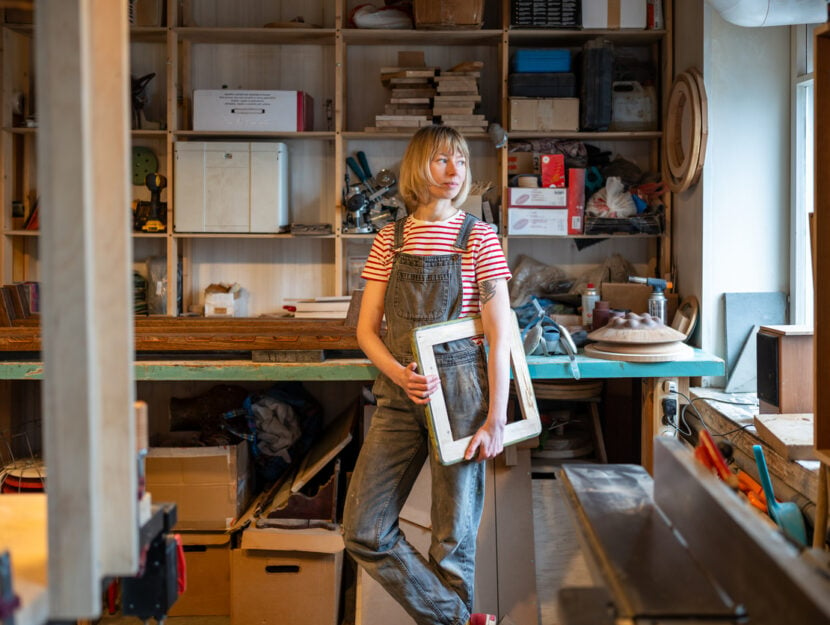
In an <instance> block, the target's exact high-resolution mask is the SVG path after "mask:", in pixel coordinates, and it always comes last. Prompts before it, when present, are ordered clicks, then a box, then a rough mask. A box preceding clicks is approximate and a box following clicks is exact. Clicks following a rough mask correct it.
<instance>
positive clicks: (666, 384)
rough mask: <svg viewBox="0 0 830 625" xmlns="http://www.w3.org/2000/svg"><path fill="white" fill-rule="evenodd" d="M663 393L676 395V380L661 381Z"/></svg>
mask: <svg viewBox="0 0 830 625" xmlns="http://www.w3.org/2000/svg"><path fill="white" fill-rule="evenodd" d="M663 392H664V393H667V394H668V393H676V392H677V380H663Z"/></svg>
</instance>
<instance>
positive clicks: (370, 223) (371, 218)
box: [343, 152, 403, 234]
mask: <svg viewBox="0 0 830 625" xmlns="http://www.w3.org/2000/svg"><path fill="white" fill-rule="evenodd" d="M357 158H358V160H359V161H360V164H358V162H357V161H356V160H355V159H354V158H352V157H351V156H349V157H348V158H347V159H346V164H347V165H348V166H349V168H350V169H351V170H352V172H354V174H355V175H356V176H357V178H358V180H359V181H360V183H359V184H354V185H352V184H350V179H349V173H348V172H346V186H345V189H346V190H344V194H343V207H344V208H345V210H346V218H345V220H344V221H343V232H345V233H350V234H367V233H371V232H377V231H378V230H380V229H381V228H383V226H385V225H386V224H388V223H390V222H392V221H395V219H396V218H397V216H398V211H399V210H400V209H402V208H403V203H402V202H401V201H400V200H399V199H398V198H397V197H396V196H395V191H396V189H397V183H398V180H397V178H396V177H395V174H393V173H392V172H391V171H390V170H388V169H381V170H380V171H379V172H378V174H377V176H372V171H371V169H370V168H369V161H368V160H367V158H366V154H365V153H363V152H358V153H357Z"/></svg>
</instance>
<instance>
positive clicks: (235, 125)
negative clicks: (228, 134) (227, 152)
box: [193, 89, 314, 132]
mask: <svg viewBox="0 0 830 625" xmlns="http://www.w3.org/2000/svg"><path fill="white" fill-rule="evenodd" d="M193 130H236V131H244V132H252V131H253V132H303V131H310V130H314V99H313V98H312V97H311V96H310V95H308V94H307V93H305V92H304V91H239V90H232V89H196V90H195V91H194V92H193Z"/></svg>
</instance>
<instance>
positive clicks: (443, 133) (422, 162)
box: [398, 125, 472, 213]
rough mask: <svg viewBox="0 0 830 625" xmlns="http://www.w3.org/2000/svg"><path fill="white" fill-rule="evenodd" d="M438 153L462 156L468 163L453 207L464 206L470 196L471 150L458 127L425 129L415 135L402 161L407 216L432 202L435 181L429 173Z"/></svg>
mask: <svg viewBox="0 0 830 625" xmlns="http://www.w3.org/2000/svg"><path fill="white" fill-rule="evenodd" d="M436 154H448V155H450V156H453V155H456V154H460V155H461V156H463V157H464V161H465V162H466V163H467V167H466V170H465V171H466V175H465V176H464V182H463V183H462V184H461V189H460V190H459V191H458V195H456V196H455V197H454V198H453V199H452V205H453V206H454V207H456V208H458V207H459V206H461V205H462V204H463V203H464V201H465V200H466V199H467V195H468V194H469V193H470V185H471V184H472V182H471V180H472V179H471V175H470V148H469V146H468V145H467V140H466V139H464V136H463V135H462V134H461V133H460V132H458V131H457V130H456V129H455V128H452V127H450V126H438V125H432V126H424V127H423V128H421V129H420V130H418V132H416V133H415V134H414V135H413V137H412V139H411V140H410V142H409V145H408V146H407V148H406V152H404V155H403V160H402V161H401V173H400V176H399V177H398V191H399V192H400V194H401V197H402V198H403V201H404V203H405V204H406V210H407V212H408V213H412V212H414V211H415V209H417V208H418V206H420V205H422V204H427V203H428V202H429V200H430V195H429V187H430V185H435V184H436V182H435V180H434V179H433V177H432V174H431V173H430V171H429V165H430V163H431V162H432V159H433V158H435V156H436Z"/></svg>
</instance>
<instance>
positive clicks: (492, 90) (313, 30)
mask: <svg viewBox="0 0 830 625" xmlns="http://www.w3.org/2000/svg"><path fill="white" fill-rule="evenodd" d="M166 4H167V11H166V15H165V16H164V20H163V21H164V23H163V24H159V25H154V26H133V27H131V29H130V40H131V46H130V53H131V74H132V75H133V76H143V75H146V74H148V73H151V72H153V73H155V74H156V75H155V77H154V78H153V79H152V80H151V81H150V83H149V85H148V95H149V100H148V103H147V105H146V107H145V113H146V118H147V119H148V120H150V121H151V122H160V123H161V128H160V129H141V130H133V131H132V137H133V144H134V145H136V146H139V145H140V146H145V147H148V148H150V149H152V150H153V151H154V152H155V153H156V155H157V157H158V160H159V172H160V173H162V174H163V175H165V176H166V177H167V180H168V187H167V188H166V189H165V190H164V191H163V192H162V196H161V199H162V201H165V202H167V208H168V214H167V231H166V232H163V233H151V234H145V233H135V234H133V248H134V259H135V263H136V266H137V268H138V267H142V268H143V263H144V260H145V259H146V258H148V257H151V256H155V257H158V258H164V259H165V261H166V267H167V274H166V275H167V276H168V281H167V305H166V313H167V314H168V315H174V314H176V311H177V297H176V295H177V288H178V284H177V281H176V280H172V279H169V277H170V276H176V275H177V273H178V272H181V276H182V279H181V284H182V293H181V300H182V304H183V306H182V307H183V310H184V311H187V310H188V309H189V307H190V305H192V304H199V303H200V298H201V294H202V292H203V291H204V288H205V287H206V286H208V285H209V284H211V283H216V282H225V283H233V282H238V283H239V284H240V285H241V286H242V287H243V288H245V289H246V290H247V291H248V293H249V294H250V301H249V314H252V315H257V314H261V313H268V312H273V311H276V310H279V309H280V307H281V306H282V304H283V303H284V301H285V300H286V299H287V298H297V297H310V296H317V295H340V294H344V293H347V292H348V290H349V288H350V287H352V286H353V285H354V274H355V271H356V270H357V269H358V267H359V265H360V263H361V260H362V258H364V257H365V255H366V254H367V253H368V249H369V246H370V244H371V240H372V235H366V234H349V233H343V232H341V225H342V223H343V218H344V211H343V207H342V206H341V198H342V191H343V185H344V174H345V173H346V166H345V159H346V157H347V156H350V155H354V154H355V152H357V151H359V150H362V151H364V152H365V153H366V154H367V156H368V158H369V162H370V164H371V166H372V169H373V170H374V171H378V170H379V169H381V168H388V169H392V170H393V171H397V170H398V167H399V163H400V158H401V155H402V153H403V150H404V148H405V146H406V143H407V141H408V139H409V137H410V136H411V133H406V132H394V133H390V132H383V133H379V132H367V131H366V130H365V129H366V127H368V126H372V125H374V124H373V122H374V116H375V115H376V114H378V113H381V112H382V111H383V105H384V104H385V103H386V102H387V101H388V96H389V92H388V90H387V88H386V87H384V86H383V85H382V84H381V81H380V71H379V70H380V68H381V67H383V66H390V65H391V66H394V65H396V64H397V58H398V52H400V51H413V50H420V51H423V53H424V56H425V62H426V64H427V65H429V66H435V67H438V68H441V69H448V68H449V67H452V66H453V65H455V64H457V63H460V62H462V61H469V60H480V61H483V62H484V68H483V70H482V75H481V79H480V93H481V94H482V103H481V107H480V112H481V113H483V114H484V115H485V116H486V118H487V120H488V121H489V122H498V123H500V124H502V126H504V127H505V129H507V130H508V131H509V127H508V124H507V123H506V120H507V118H508V113H509V109H508V97H507V79H508V74H509V60H510V57H511V54H512V53H513V52H514V51H515V50H516V49H519V48H527V47H568V48H570V49H572V50H573V51H574V52H576V51H578V50H579V49H580V48H581V46H582V45H583V44H584V43H585V42H586V41H588V40H591V39H594V38H596V37H604V38H607V39H609V40H610V41H612V43H614V45H615V46H621V47H632V48H639V49H641V50H645V51H646V54H647V55H648V56H649V59H650V62H652V63H653V65H654V67H655V68H656V74H657V75H658V76H659V81H660V83H661V84H660V85H659V86H658V93H661V94H665V92H666V91H667V88H668V86H669V84H670V78H671V58H670V51H671V45H670V43H671V42H670V38H671V34H670V29H667V30H665V31H664V30H646V31H610V30H609V31H605V30H601V31H596V30H594V31H583V30H548V29H520V28H516V27H511V25H510V15H511V10H510V8H511V5H510V0H502V2H501V3H488V6H486V8H485V21H484V24H483V28H481V29H477V30H476V29H473V30H368V29H355V28H351V27H350V25H349V20H348V16H349V13H350V12H351V11H352V10H353V9H354V7H355V6H357V5H358V4H360V3H359V2H358V0H308V1H306V2H299V1H294V0H283V1H282V2H274V1H272V0H239V1H237V2H233V3H229V2H223V1H222V0H178V1H175V0H168V2H167V3H166ZM300 16H301V17H302V18H303V20H304V21H305V23H306V24H307V27H292V28H271V27H265V25H266V24H269V23H274V22H288V21H289V20H292V19H294V18H297V17H300ZM664 16H665V21H666V23H667V24H671V3H665V7H664ZM34 45H35V42H34V34H33V28H32V26H31V24H14V23H10V22H5V23H4V25H3V83H2V89H3V107H2V142H1V143H0V145H2V150H0V160H1V161H2V168H3V188H2V202H3V205H2V210H0V231H1V232H2V234H0V282H2V283H10V282H17V281H25V280H37V279H38V275H39V271H38V251H37V247H38V235H37V231H36V230H24V229H23V228H22V224H23V217H16V216H13V215H17V214H18V213H19V212H20V209H21V208H22V214H23V216H24V217H25V215H28V214H29V212H30V211H31V209H32V207H33V206H34V202H35V200H36V197H37V184H36V173H37V171H36V148H35V144H36V136H37V129H36V128H34V127H31V128H29V127H26V126H25V116H26V114H27V113H29V114H31V113H36V106H35V104H36V103H34V102H33V100H34V96H35V94H34V93H33V88H32V86H31V85H32V84H33V82H34V79H33V76H31V71H30V68H31V67H32V65H33V63H32V57H33V49H34ZM223 86H227V87H228V88H231V89H288V90H302V91H306V92H308V93H310V94H311V95H312V96H313V98H314V128H313V130H312V131H310V132H284V133H271V132H253V133H229V132H201V131H199V132H197V131H194V130H192V94H193V90H194V89H206V88H214V89H216V88H222V87H223ZM18 94H22V97H21V96H18ZM17 102H22V107H23V110H22V111H21V113H22V114H21V115H18V113H17V112H16V111H15V105H16V104H17ZM509 136H510V139H511V140H519V139H534V138H543V137H551V136H552V135H551V133H532V132H509ZM555 137H556V138H562V139H578V140H582V141H585V142H588V143H591V144H593V145H596V146H598V147H600V148H601V149H608V150H611V151H612V152H613V153H615V154H620V155H622V156H625V157H626V158H629V159H631V160H633V161H634V162H636V163H637V164H638V165H640V167H641V168H642V169H644V170H650V171H659V158H660V142H661V137H662V133H661V132H660V131H659V130H657V131H646V132H601V133H594V132H574V133H556V134H555ZM468 138H469V140H470V144H471V150H472V163H471V166H472V168H473V172H474V178H475V179H476V180H477V181H482V182H485V181H486V182H489V183H490V184H491V185H492V187H493V189H494V192H493V193H494V194H495V196H496V197H497V196H498V195H499V191H500V190H501V189H503V188H504V187H505V186H506V185H507V179H508V176H507V154H506V151H505V150H496V149H495V147H494V146H493V143H492V141H491V139H490V138H489V136H488V134H487V133H486V132H480V133H471V134H469V135H468ZM231 140H232V141H263V140H267V141H282V142H285V143H286V144H287V145H288V150H289V163H290V165H289V168H290V188H291V191H290V210H289V212H290V218H291V221H292V222H296V223H305V224H316V223H326V224H331V225H332V233H331V234H330V235H322V236H304V235H291V234H222V233H205V234H192V233H177V232H174V231H173V214H174V211H175V210H176V207H175V206H174V204H173V201H172V198H173V197H174V192H173V188H174V185H175V184H176V180H175V164H174V157H173V155H174V147H175V143H176V142H179V141H231ZM133 190H134V198H135V199H140V200H147V199H149V191H148V190H147V189H146V188H144V187H143V186H134V187H133ZM13 206H14V207H15V209H14V211H15V212H14V213H13ZM49 208H50V207H43V210H49ZM125 210H129V208H128V207H125ZM500 211H501V212H500V215H499V216H500V222H501V223H502V224H505V223H506V221H507V219H506V217H507V209H506V207H505V206H501V208H500ZM669 214H670V211H669V212H667V215H666V231H665V234H663V235H613V236H611V237H608V240H607V241H605V242H601V243H600V242H597V244H596V245H592V246H590V248H587V249H583V250H582V251H578V250H577V248H576V246H575V244H574V241H573V239H574V237H556V238H549V237H518V236H509V234H508V233H506V232H505V228H504V227H503V226H502V228H501V230H500V236H502V242H503V245H504V247H505V249H506V250H507V252H508V256H509V258H510V260H511V262H512V261H515V259H516V258H517V257H518V256H519V255H520V254H527V255H529V256H532V257H534V258H537V259H539V260H540V261H542V262H547V263H551V264H557V265H566V266H572V267H573V273H574V275H577V274H578V273H579V272H581V271H582V270H583V269H585V268H587V267H589V266H591V265H595V264H598V263H600V262H602V260H604V258H606V257H607V256H609V255H611V254H612V253H615V252H619V253H621V254H623V255H624V256H626V257H627V258H630V259H632V262H634V263H635V264H638V265H641V266H646V265H650V266H652V267H654V268H656V270H657V271H659V272H660V273H661V274H664V273H666V272H668V271H670V238H671V237H670V220H669ZM103 234H104V233H102V235H103ZM583 238H586V239H587V238H605V237H583ZM350 273H351V275H350Z"/></svg>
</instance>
